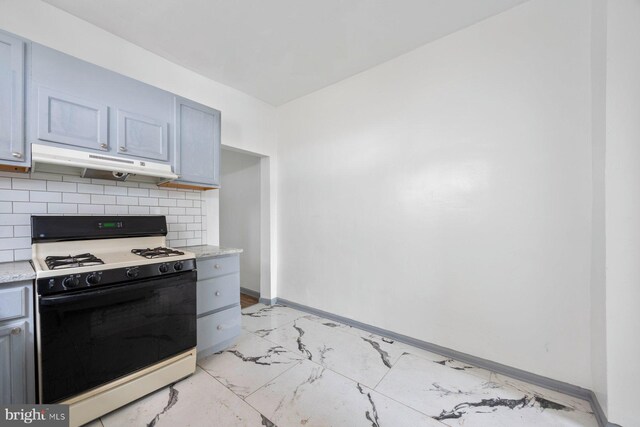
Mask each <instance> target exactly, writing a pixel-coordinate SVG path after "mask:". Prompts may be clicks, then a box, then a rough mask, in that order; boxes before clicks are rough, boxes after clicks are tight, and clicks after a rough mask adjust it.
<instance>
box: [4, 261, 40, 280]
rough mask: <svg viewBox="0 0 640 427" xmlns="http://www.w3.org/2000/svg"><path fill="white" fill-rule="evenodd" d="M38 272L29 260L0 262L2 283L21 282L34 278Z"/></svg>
mask: <svg viewBox="0 0 640 427" xmlns="http://www.w3.org/2000/svg"><path fill="white" fill-rule="evenodd" d="M35 277H36V272H35V271H33V267H31V264H29V261H16V262H3V263H0V283H11V282H21V281H25V280H33V279H35Z"/></svg>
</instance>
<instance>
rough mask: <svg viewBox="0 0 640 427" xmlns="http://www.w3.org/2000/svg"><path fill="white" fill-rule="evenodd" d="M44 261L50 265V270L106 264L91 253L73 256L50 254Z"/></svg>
mask: <svg viewBox="0 0 640 427" xmlns="http://www.w3.org/2000/svg"><path fill="white" fill-rule="evenodd" d="M44 262H45V264H47V267H49V270H59V269H62V268H73V267H86V266H89V265H100V264H104V261H102V260H101V259H100V258H98V257H96V256H95V255H93V254H89V253H86V254H80V255H73V256H71V255H67V256H48V257H46V258H45V259H44Z"/></svg>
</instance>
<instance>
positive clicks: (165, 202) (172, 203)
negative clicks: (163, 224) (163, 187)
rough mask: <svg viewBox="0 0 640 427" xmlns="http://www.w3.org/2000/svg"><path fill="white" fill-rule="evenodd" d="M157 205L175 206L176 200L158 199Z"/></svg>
mask: <svg viewBox="0 0 640 427" xmlns="http://www.w3.org/2000/svg"><path fill="white" fill-rule="evenodd" d="M158 205H159V206H175V205H176V200H175V199H158Z"/></svg>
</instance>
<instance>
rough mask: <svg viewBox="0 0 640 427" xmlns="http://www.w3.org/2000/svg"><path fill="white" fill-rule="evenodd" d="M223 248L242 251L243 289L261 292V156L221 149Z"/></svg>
mask: <svg viewBox="0 0 640 427" xmlns="http://www.w3.org/2000/svg"><path fill="white" fill-rule="evenodd" d="M221 160H222V161H221V175H220V184H221V188H220V245H221V246H227V247H236V248H242V249H243V250H244V252H243V253H242V256H241V257H240V286H241V287H243V288H246V289H249V290H252V291H256V292H260V234H261V233H260V157H256V156H252V155H250V154H245V153H241V152H237V151H231V150H225V149H223V150H222V157H221Z"/></svg>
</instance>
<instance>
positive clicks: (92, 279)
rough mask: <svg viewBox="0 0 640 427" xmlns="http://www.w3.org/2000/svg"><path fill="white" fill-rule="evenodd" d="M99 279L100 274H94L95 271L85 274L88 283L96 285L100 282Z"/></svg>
mask: <svg viewBox="0 0 640 427" xmlns="http://www.w3.org/2000/svg"><path fill="white" fill-rule="evenodd" d="M100 279H102V277H100V275H98V274H96V273H91V274H89V275H88V276H87V284H88V285H97V284H98V283H100Z"/></svg>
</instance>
